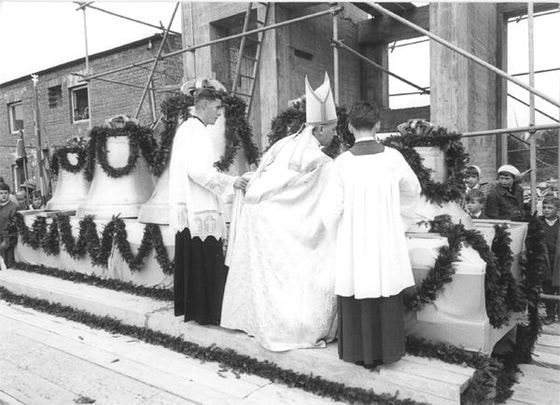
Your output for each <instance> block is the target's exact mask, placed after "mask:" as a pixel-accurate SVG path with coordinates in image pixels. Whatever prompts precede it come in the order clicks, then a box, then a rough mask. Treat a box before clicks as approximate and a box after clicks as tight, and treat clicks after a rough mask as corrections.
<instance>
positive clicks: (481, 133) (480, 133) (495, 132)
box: [461, 124, 560, 138]
mask: <svg viewBox="0 0 560 405" xmlns="http://www.w3.org/2000/svg"><path fill="white" fill-rule="evenodd" d="M559 128H560V124H546V125H535V126H533V127H518V128H500V129H487V130H484V131H472V132H464V133H462V134H461V136H462V137H463V138H469V137H474V136H484V135H498V134H509V133H512V132H513V133H515V132H527V131H530V130H531V129H534V130H535V131H541V130H545V129H559Z"/></svg>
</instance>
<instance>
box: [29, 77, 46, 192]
mask: <svg viewBox="0 0 560 405" xmlns="http://www.w3.org/2000/svg"><path fill="white" fill-rule="evenodd" d="M31 81H32V82H33V95H34V104H33V106H34V108H33V116H34V119H35V136H36V137H37V166H38V167H39V173H38V174H39V179H38V180H39V188H40V190H41V195H42V196H44V195H45V186H44V185H43V147H42V145H41V124H40V122H39V92H38V90H37V82H38V81H39V76H37V75H31ZM28 185H29V180H28Z"/></svg>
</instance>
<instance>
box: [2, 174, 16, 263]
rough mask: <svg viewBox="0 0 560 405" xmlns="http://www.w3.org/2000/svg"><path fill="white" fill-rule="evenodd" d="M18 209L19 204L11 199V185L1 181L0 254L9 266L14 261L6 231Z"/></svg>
mask: <svg viewBox="0 0 560 405" xmlns="http://www.w3.org/2000/svg"><path fill="white" fill-rule="evenodd" d="M16 211H17V204H16V203H14V202H13V201H11V200H10V186H8V185H7V184H6V183H0V256H2V259H3V260H4V262H5V263H6V265H8V266H9V265H10V264H11V262H12V257H11V256H12V255H11V252H9V251H8V238H7V235H6V231H7V228H8V223H9V222H10V219H12V217H13V216H14V215H15V214H16Z"/></svg>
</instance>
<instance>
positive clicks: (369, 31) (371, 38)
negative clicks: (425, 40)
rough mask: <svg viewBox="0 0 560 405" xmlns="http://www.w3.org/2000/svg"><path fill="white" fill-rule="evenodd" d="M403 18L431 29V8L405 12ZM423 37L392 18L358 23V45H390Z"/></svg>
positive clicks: (383, 17) (386, 17) (425, 7)
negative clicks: (390, 43)
mask: <svg viewBox="0 0 560 405" xmlns="http://www.w3.org/2000/svg"><path fill="white" fill-rule="evenodd" d="M401 15H402V17H404V18H406V19H407V20H408V21H410V22H412V23H414V24H416V25H419V26H420V27H422V28H424V29H426V30H429V29H430V6H429V5H427V6H422V7H417V8H415V9H412V10H409V11H405V12H403V13H402V14H401ZM419 36H421V34H420V33H418V31H416V30H414V29H412V28H410V27H408V26H407V25H404V24H401V23H399V22H397V21H395V20H393V19H392V18H391V17H388V16H382V17H376V18H373V19H370V20H364V21H359V22H358V43H359V44H360V45H365V44H375V43H388V42H393V41H401V40H403V39H410V38H416V37H419Z"/></svg>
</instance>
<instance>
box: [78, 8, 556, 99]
mask: <svg viewBox="0 0 560 405" xmlns="http://www.w3.org/2000/svg"><path fill="white" fill-rule="evenodd" d="M342 9H343V8H342V7H341V6H336V7H331V8H329V9H328V10H324V11H319V12H317V13H313V14H309V15H306V16H303V17H298V18H293V19H291V20H287V21H282V22H280V23H276V24H272V25H267V26H265V27H262V28H257V29H254V30H251V31H247V32H244V33H240V34H234V35H230V36H228V37H223V38H219V39H215V40H212V41H208V42H205V43H202V44H198V45H193V46H189V47H187V48H183V49H178V50H176V51H173V52H169V53H166V54H164V55H161V56H160V57H159V59H166V58H170V57H173V56H177V55H181V54H183V53H185V52H192V51H195V50H197V49H200V48H205V47H207V46H211V45H215V44H219V43H222V42H227V41H230V40H232V39H237V38H241V37H243V36H249V35H253V34H258V33H259V32H264V31H268V30H273V29H276V28H281V27H285V26H287V25H291V24H294V23H297V22H301V21H306V20H310V19H313V18H317V17H322V16H324V15H328V14H332V13H333V12H339V11H341V10H342ZM154 60H155V58H151V59H147V60H144V61H141V62H137V63H131V64H129V65H126V66H122V67H120V68H116V69H111V70H108V71H105V72H99V73H96V74H94V75H91V76H88V78H87V80H90V79H96V78H98V77H101V76H106V75H109V74H112V73H117V72H120V71H123V70H126V69H131V68H133V67H139V66H142V65H146V64H148V63H151V62H154ZM559 106H560V105H559Z"/></svg>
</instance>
